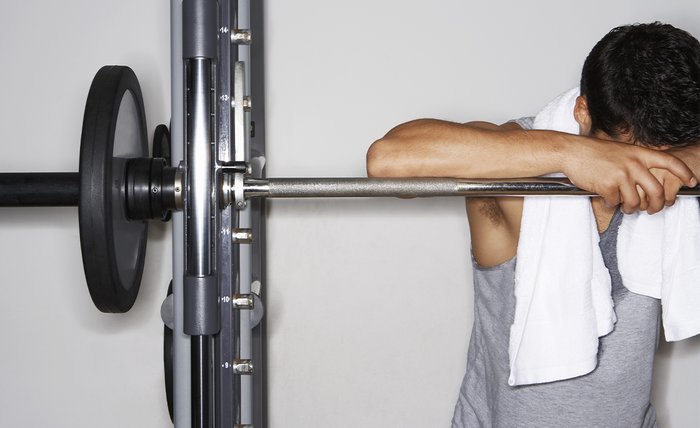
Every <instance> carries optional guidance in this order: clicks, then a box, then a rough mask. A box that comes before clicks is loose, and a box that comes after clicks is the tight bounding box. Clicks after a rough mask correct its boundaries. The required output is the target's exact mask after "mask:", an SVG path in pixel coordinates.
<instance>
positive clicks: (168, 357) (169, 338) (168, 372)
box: [163, 281, 175, 422]
mask: <svg viewBox="0 0 700 428" xmlns="http://www.w3.org/2000/svg"><path fill="white" fill-rule="evenodd" d="M171 294H173V282H172V281H170V285H168V294H167V296H166V297H168V296H170V295H171ZM163 374H164V375H165V399H166V401H167V403H168V413H169V414H170V420H171V421H172V422H175V417H174V413H173V412H174V410H173V331H172V330H171V329H170V327H168V326H167V325H166V326H164V327H163Z"/></svg>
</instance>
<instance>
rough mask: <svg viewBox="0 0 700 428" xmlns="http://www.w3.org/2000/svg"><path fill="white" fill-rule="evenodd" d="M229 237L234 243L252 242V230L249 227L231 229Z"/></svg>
mask: <svg viewBox="0 0 700 428" xmlns="http://www.w3.org/2000/svg"><path fill="white" fill-rule="evenodd" d="M231 239H232V240H233V243H234V244H250V243H251V242H253V231H252V230H251V229H233V232H232V233H231Z"/></svg>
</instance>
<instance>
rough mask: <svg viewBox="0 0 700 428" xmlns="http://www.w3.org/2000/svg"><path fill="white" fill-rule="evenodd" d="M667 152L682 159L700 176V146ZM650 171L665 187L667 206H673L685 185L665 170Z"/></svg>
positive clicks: (653, 169)
mask: <svg viewBox="0 0 700 428" xmlns="http://www.w3.org/2000/svg"><path fill="white" fill-rule="evenodd" d="M665 152H666V153H668V154H670V155H673V156H675V157H677V158H678V159H680V160H681V161H682V162H683V163H684V164H686V165H687V166H688V168H690V170H691V171H693V173H694V174H695V176H696V177H697V176H699V175H700V145H694V146H689V147H681V148H674V149H669V150H666V151H665ZM650 171H651V173H652V174H654V177H656V179H657V180H659V182H660V183H661V184H662V185H663V187H664V195H665V199H666V206H671V205H673V204H674V203H675V201H676V195H677V194H678V191H679V190H680V188H681V187H683V186H684V185H685V184H684V183H683V182H682V181H681V180H680V179H679V178H678V177H676V176H675V175H673V174H671V173H670V172H669V171H667V170H665V169H658V168H652V169H651V170H650Z"/></svg>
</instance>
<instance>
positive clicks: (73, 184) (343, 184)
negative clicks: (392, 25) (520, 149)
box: [0, 65, 700, 312]
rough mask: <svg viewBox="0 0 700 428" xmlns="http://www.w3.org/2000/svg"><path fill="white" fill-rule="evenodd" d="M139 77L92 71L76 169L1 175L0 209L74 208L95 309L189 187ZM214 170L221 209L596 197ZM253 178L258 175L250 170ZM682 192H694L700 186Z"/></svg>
mask: <svg viewBox="0 0 700 428" xmlns="http://www.w3.org/2000/svg"><path fill="white" fill-rule="evenodd" d="M146 135H147V134H146V120H145V113H144V108H143V98H142V95H141V88H140V86H139V83H138V79H137V78H136V75H135V74H134V72H133V71H132V70H131V69H130V68H129V67H126V66H115V65H113V66H105V67H102V68H101V69H100V70H99V71H98V72H97V74H96V75H95V77H94V79H93V81H92V85H91V86H90V91H89V93H88V97H87V102H86V105H85V114H84V117H83V128H82V136H81V142H80V162H79V172H77V173H2V174H0V207H18V206H24V207H27V206H33V207H46V206H78V217H79V228H80V244H81V251H82V258H83V269H84V271H85V279H86V282H87V285H88V290H89V292H90V296H91V297H92V300H93V302H94V304H95V306H96V307H97V308H98V309H99V310H101V311H103V312H126V311H128V310H129V309H130V308H131V307H132V305H133V304H134V301H135V300H136V296H137V294H138V291H139V287H140V282H141V276H142V273H143V267H144V261H145V252H146V240H147V230H148V220H151V219H161V220H167V219H168V218H169V217H170V214H171V212H172V211H176V210H181V209H182V208H183V206H184V200H185V198H186V194H187V185H188V182H187V177H186V174H185V168H184V167H180V166H175V167H173V166H170V164H169V163H170V137H169V132H168V128H167V126H165V125H159V126H158V127H157V128H156V131H155V135H154V144H153V156H152V157H149V156H148V140H147V137H146ZM220 171H222V172H221V173H220V174H219V177H217V183H218V184H217V187H218V189H217V190H216V191H217V192H218V196H219V200H220V201H221V205H222V206H227V205H229V204H234V205H235V206H237V207H239V208H242V207H245V201H246V200H248V199H251V198H334V197H402V198H407V197H408V198H410V197H435V196H462V197H484V196H537V195H550V196H552V195H558V196H581V195H587V196H594V195H593V194H592V193H591V192H588V191H585V190H582V189H579V188H577V187H576V186H574V185H573V184H572V183H571V182H570V181H569V180H567V179H565V178H519V179H508V180H498V179H480V180H477V179H453V178H422V179H418V178H400V179H388V178H380V179H377V178H369V179H368V178H354V177H350V178H261V177H252V176H251V175H252V171H251V168H249V167H248V166H247V165H238V164H235V165H228V166H225V167H224V168H221V169H220ZM258 174H259V175H261V174H260V173H258ZM678 194H679V195H680V196H694V197H698V196H700V186H698V187H695V188H687V187H684V188H682V189H681V190H680V191H679V193H678Z"/></svg>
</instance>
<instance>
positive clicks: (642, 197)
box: [636, 184, 649, 211]
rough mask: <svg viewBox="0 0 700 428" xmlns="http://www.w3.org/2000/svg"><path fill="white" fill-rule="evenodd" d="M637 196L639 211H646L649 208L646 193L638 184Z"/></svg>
mask: <svg viewBox="0 0 700 428" xmlns="http://www.w3.org/2000/svg"><path fill="white" fill-rule="evenodd" d="M636 187H637V194H638V195H639V211H646V210H647V209H648V208H649V200H648V198H647V194H646V192H644V189H642V186H640V185H639V184H637V185H636Z"/></svg>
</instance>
